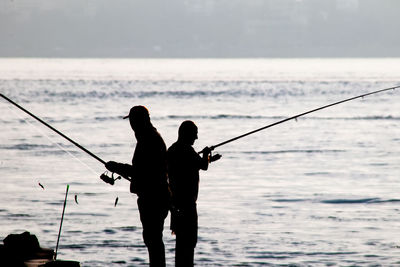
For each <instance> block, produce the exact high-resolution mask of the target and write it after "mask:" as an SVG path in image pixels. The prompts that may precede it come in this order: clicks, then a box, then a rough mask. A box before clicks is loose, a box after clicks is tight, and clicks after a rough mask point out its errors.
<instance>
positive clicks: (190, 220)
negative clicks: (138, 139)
mask: <svg viewBox="0 0 400 267" xmlns="http://www.w3.org/2000/svg"><path fill="white" fill-rule="evenodd" d="M196 139H197V126H196V125H195V124H194V123H193V122H192V121H184V122H183V123H182V124H181V126H180V127H179V133H178V141H176V142H175V143H174V144H173V145H172V146H171V147H170V148H169V149H168V152H167V155H168V156H167V158H168V177H169V183H170V188H171V192H172V211H171V213H172V214H171V230H172V231H173V233H175V234H176V245H175V266H176V267H190V266H193V261H194V248H195V247H196V243H197V227H198V223H197V208H196V201H197V196H198V192H199V170H207V169H208V164H209V162H211V161H215V160H218V159H219V158H220V157H221V156H220V155H218V154H217V155H215V156H213V157H211V149H210V148H208V147H206V148H204V149H203V156H202V157H201V156H200V155H199V154H198V153H196V151H195V150H194V149H193V147H192V145H193V144H194V141H195V140H196Z"/></svg>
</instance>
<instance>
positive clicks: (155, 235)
mask: <svg viewBox="0 0 400 267" xmlns="http://www.w3.org/2000/svg"><path fill="white" fill-rule="evenodd" d="M138 207H139V213H140V220H141V222H142V226H143V241H144V243H145V245H146V247H147V250H148V252H149V260H150V267H164V266H165V248H164V242H163V239H162V238H163V234H162V232H163V229H164V220H165V218H166V217H167V214H168V209H167V208H164V207H162V206H160V205H156V204H155V203H152V202H149V203H146V201H143V200H141V199H138Z"/></svg>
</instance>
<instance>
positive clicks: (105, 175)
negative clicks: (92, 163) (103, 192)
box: [100, 171, 121, 185]
mask: <svg viewBox="0 0 400 267" xmlns="http://www.w3.org/2000/svg"><path fill="white" fill-rule="evenodd" d="M100 179H101V180H103V181H104V182H105V183H107V184H110V185H114V183H115V181H116V180H120V179H121V176H118V177H117V178H114V173H111V177H110V176H108V171H105V172H104V173H103V174H102V175H100Z"/></svg>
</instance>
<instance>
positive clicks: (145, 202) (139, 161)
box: [106, 106, 170, 267]
mask: <svg viewBox="0 0 400 267" xmlns="http://www.w3.org/2000/svg"><path fill="white" fill-rule="evenodd" d="M126 118H129V122H130V124H131V127H132V130H133V131H134V132H135V136H136V140H137V144H136V148H135V152H134V154H133V159H132V165H129V164H122V163H117V162H114V161H110V162H107V164H106V168H107V169H108V170H109V171H111V172H116V173H118V174H120V175H122V176H125V177H131V186H130V191H131V192H132V193H136V194H137V195H138V200H137V203H138V208H139V214H140V221H141V222H142V225H143V240H144V243H145V244H146V247H147V249H148V252H149V258H150V266H151V267H156V266H157V267H158V266H165V249H164V243H163V240H162V237H163V235H162V231H163V228H164V220H165V218H166V217H167V214H168V209H169V197H170V196H169V190H168V182H167V165H166V164H167V161H166V155H167V154H166V146H165V143H164V141H163V139H162V137H161V136H160V134H159V133H158V132H157V130H156V129H155V128H154V127H153V125H152V124H151V122H150V116H149V112H148V110H147V109H146V108H145V107H143V106H134V107H133V108H131V110H130V112H129V115H128V116H126V117H124V119H126Z"/></svg>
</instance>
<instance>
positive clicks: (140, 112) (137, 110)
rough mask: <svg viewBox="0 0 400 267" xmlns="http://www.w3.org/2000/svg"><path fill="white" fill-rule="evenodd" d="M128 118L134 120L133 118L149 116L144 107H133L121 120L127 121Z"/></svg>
mask: <svg viewBox="0 0 400 267" xmlns="http://www.w3.org/2000/svg"><path fill="white" fill-rule="evenodd" d="M129 117H132V118H134V117H136V118H138V117H141V118H150V115H149V111H148V110H147V108H146V107H144V106H134V107H132V108H131V110H130V111H129V114H128V115H126V116H125V117H123V119H124V120H125V119H127V118H129Z"/></svg>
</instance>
